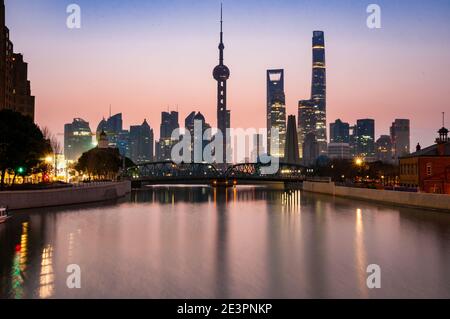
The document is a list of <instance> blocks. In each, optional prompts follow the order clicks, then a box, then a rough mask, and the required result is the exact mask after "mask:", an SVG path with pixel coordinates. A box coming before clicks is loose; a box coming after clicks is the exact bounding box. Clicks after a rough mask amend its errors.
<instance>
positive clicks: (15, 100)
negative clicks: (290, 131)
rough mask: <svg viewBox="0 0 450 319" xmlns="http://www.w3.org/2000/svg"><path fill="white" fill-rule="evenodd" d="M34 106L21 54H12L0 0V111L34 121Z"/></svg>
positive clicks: (25, 64)
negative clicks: (3, 110) (18, 114)
mask: <svg viewBox="0 0 450 319" xmlns="http://www.w3.org/2000/svg"><path fill="white" fill-rule="evenodd" d="M34 104H35V101H34V96H32V95H31V86H30V81H28V65H27V63H25V62H24V60H23V56H22V54H17V53H14V50H13V43H12V42H11V40H10V39H9V29H8V28H7V27H6V25H5V3H4V0H0V110H2V109H9V110H13V111H16V112H19V113H21V114H23V115H25V116H29V117H31V118H32V119H33V120H34V113H35V112H34V111H35V110H34Z"/></svg>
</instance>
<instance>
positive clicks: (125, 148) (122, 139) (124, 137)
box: [117, 130, 131, 158]
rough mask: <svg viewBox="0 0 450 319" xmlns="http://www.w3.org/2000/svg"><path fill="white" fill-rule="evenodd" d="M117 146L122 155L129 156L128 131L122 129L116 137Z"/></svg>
mask: <svg viewBox="0 0 450 319" xmlns="http://www.w3.org/2000/svg"><path fill="white" fill-rule="evenodd" d="M117 148H118V149H119V153H120V155H122V156H126V157H128V158H131V153H130V131H128V130H122V131H121V132H120V133H119V136H118V137H117Z"/></svg>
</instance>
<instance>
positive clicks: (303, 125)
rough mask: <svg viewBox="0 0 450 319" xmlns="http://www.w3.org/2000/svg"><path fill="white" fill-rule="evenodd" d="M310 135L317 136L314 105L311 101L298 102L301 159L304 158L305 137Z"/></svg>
mask: <svg viewBox="0 0 450 319" xmlns="http://www.w3.org/2000/svg"><path fill="white" fill-rule="evenodd" d="M309 133H312V134H314V135H315V134H316V119H315V115H314V103H313V102H312V101H311V100H302V101H299V102H298V144H299V152H300V157H301V158H303V157H304V154H303V144H304V143H305V137H306V135H308V134H309Z"/></svg>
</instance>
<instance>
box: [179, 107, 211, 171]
mask: <svg viewBox="0 0 450 319" xmlns="http://www.w3.org/2000/svg"><path fill="white" fill-rule="evenodd" d="M184 127H185V129H186V133H185V134H190V135H191V146H190V152H191V161H192V162H196V163H200V162H202V161H203V160H204V158H203V151H204V149H205V147H206V145H207V144H208V143H209V142H210V139H211V136H209V135H208V136H205V132H206V130H208V129H210V128H211V126H210V125H209V124H208V123H207V122H206V119H205V117H204V116H203V114H202V113H200V112H198V113H196V112H192V113H190V114H189V115H188V116H187V117H186V120H185V121H184Z"/></svg>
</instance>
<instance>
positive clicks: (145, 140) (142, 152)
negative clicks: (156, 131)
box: [129, 120, 154, 164]
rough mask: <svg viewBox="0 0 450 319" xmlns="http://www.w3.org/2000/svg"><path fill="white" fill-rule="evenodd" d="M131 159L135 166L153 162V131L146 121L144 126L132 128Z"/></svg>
mask: <svg viewBox="0 0 450 319" xmlns="http://www.w3.org/2000/svg"><path fill="white" fill-rule="evenodd" d="M129 139H130V159H131V160H132V161H133V162H134V163H135V164H140V163H146V162H151V161H153V141H154V137H153V130H152V129H151V128H150V125H149V124H148V123H147V120H144V123H142V125H133V126H131V127H130V137H129Z"/></svg>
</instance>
